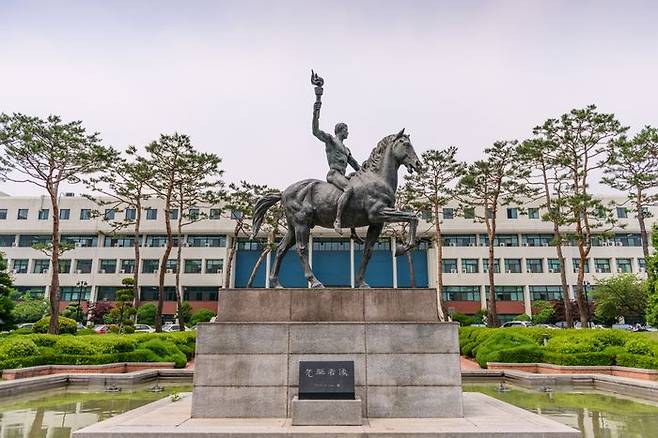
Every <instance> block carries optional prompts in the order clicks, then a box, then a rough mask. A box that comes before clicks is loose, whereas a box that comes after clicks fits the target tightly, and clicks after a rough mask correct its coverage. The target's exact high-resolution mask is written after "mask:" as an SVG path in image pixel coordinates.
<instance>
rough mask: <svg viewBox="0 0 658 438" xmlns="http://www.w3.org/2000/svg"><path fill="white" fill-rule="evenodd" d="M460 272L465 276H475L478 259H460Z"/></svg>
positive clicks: (477, 270)
mask: <svg viewBox="0 0 658 438" xmlns="http://www.w3.org/2000/svg"><path fill="white" fill-rule="evenodd" d="M462 272H464V273H466V274H475V273H477V272H479V269H478V259H462Z"/></svg>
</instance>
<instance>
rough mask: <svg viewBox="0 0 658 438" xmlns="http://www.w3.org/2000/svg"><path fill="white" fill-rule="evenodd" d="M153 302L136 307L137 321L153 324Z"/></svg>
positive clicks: (154, 309)
mask: <svg viewBox="0 0 658 438" xmlns="http://www.w3.org/2000/svg"><path fill="white" fill-rule="evenodd" d="M155 311H156V308H155V304H151V303H149V304H144V305H143V306H140V307H139V308H138V309H137V322H139V323H141V324H148V325H153V324H155Z"/></svg>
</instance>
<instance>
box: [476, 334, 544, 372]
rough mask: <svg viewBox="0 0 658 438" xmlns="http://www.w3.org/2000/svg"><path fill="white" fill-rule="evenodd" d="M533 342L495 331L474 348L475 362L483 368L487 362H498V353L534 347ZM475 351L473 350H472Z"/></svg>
mask: <svg viewBox="0 0 658 438" xmlns="http://www.w3.org/2000/svg"><path fill="white" fill-rule="evenodd" d="M536 345H537V344H536V343H535V342H534V340H533V339H532V338H530V337H528V336H524V335H521V334H519V333H516V332H509V331H506V330H502V331H495V332H494V333H493V334H492V335H490V336H488V337H487V339H486V340H485V341H484V342H482V343H481V344H480V345H479V346H478V347H476V349H477V352H476V353H475V360H477V362H478V363H479V364H480V366H481V367H483V368H485V367H486V366H487V362H500V361H501V360H500V352H501V351H502V350H507V349H510V348H515V347H520V346H526V347H527V346H530V347H532V346H536ZM474 350H475V349H474Z"/></svg>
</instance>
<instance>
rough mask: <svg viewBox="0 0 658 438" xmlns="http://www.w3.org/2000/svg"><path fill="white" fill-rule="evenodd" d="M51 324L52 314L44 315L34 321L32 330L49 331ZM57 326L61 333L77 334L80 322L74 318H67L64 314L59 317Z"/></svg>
mask: <svg viewBox="0 0 658 438" xmlns="http://www.w3.org/2000/svg"><path fill="white" fill-rule="evenodd" d="M49 325H50V316H44V317H43V318H41V319H40V320H39V321H37V322H35V323H34V326H33V327H32V331H33V332H34V333H48V327H49ZM57 327H58V328H59V329H58V333H59V334H66V333H68V334H73V335H74V334H75V332H77V331H78V323H77V322H76V321H75V320H74V319H70V318H66V317H64V316H62V317H60V318H58V320H57Z"/></svg>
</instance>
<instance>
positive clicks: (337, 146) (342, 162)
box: [311, 70, 360, 235]
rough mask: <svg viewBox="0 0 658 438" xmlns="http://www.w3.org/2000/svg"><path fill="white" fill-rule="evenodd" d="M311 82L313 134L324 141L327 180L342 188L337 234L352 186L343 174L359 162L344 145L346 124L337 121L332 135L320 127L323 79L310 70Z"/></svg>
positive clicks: (337, 212) (336, 223) (336, 227)
mask: <svg viewBox="0 0 658 438" xmlns="http://www.w3.org/2000/svg"><path fill="white" fill-rule="evenodd" d="M311 83H312V84H313V85H315V104H314V105H313V135H314V136H316V137H317V138H318V139H319V140H320V141H322V142H323V143H324V146H325V148H324V149H325V152H326V154H327V162H328V163H329V173H327V182H328V183H330V184H333V185H334V186H336V187H338V188H339V189H340V190H342V192H343V193H342V194H341V195H340V198H339V199H338V206H337V208H336V220H335V221H334V229H335V230H336V232H337V233H338V234H341V235H342V234H343V232H342V230H341V228H342V227H341V223H340V219H341V216H342V215H343V210H344V209H345V206H346V205H347V202H348V201H349V199H350V196H351V195H352V186H351V184H350V181H349V179H347V177H346V176H345V171H346V170H347V165H348V164H349V165H350V166H352V167H353V168H354V170H359V169H360V166H359V163H357V161H356V160H355V159H354V157H352V153H351V152H350V150H349V149H348V148H347V147H346V146H345V144H344V143H343V141H344V140H345V139H346V138H347V134H348V131H347V125H346V124H345V123H337V124H336V127H335V129H334V133H335V134H336V136H335V137H334V136H332V135H330V134H328V133H326V132H324V131H322V130H321V129H320V108H321V107H322V101H321V96H322V91H323V90H322V85H324V80H323V79H322V78H321V77H320V76H318V75H317V73H314V72H313V71H312V70H311Z"/></svg>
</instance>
